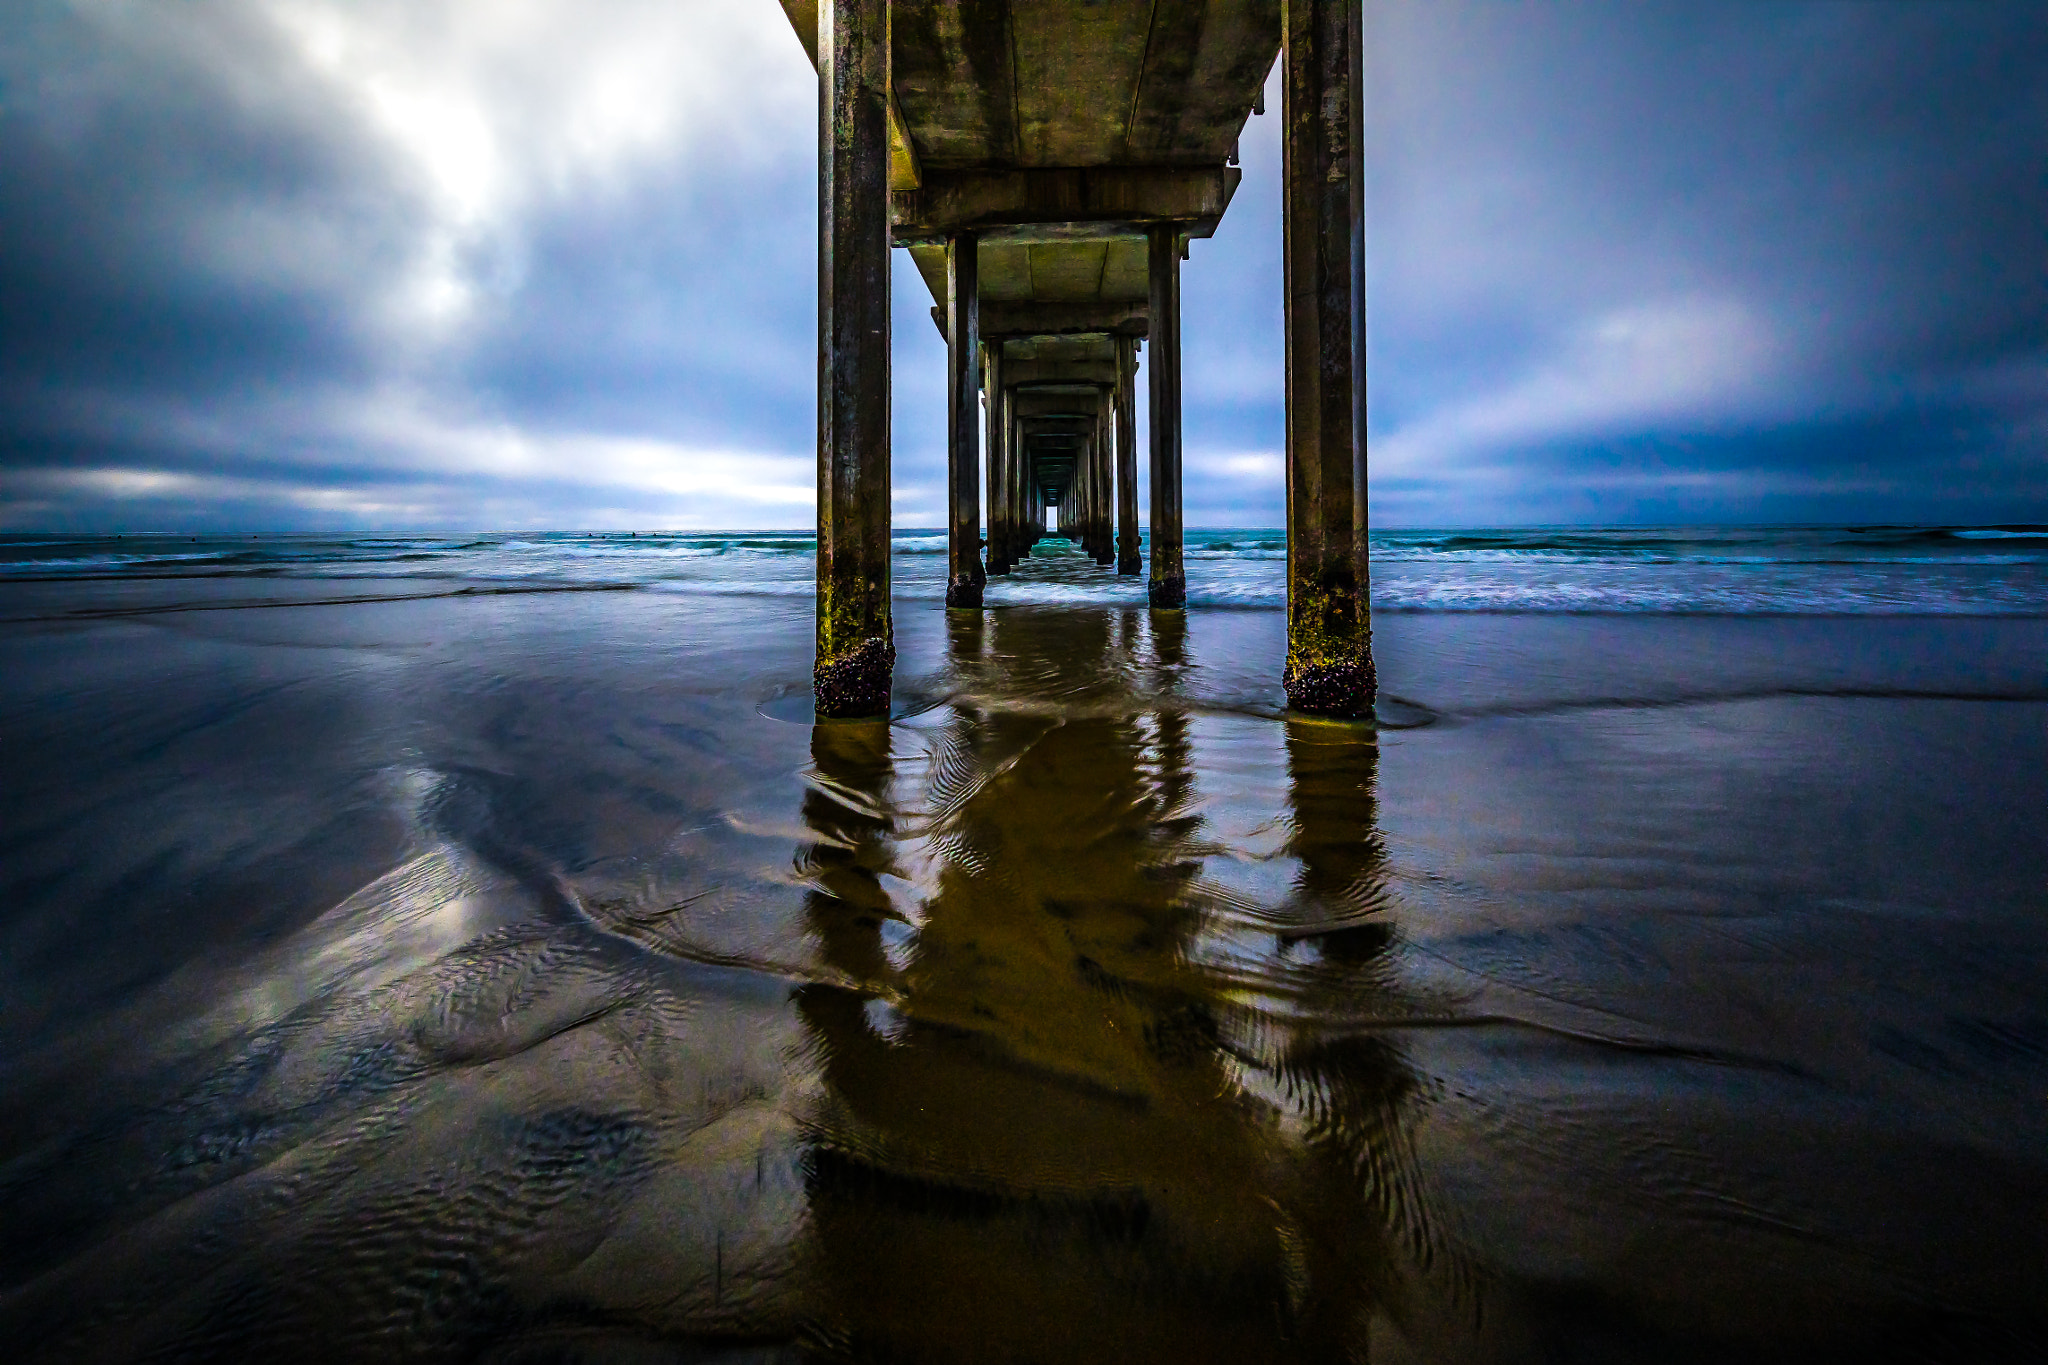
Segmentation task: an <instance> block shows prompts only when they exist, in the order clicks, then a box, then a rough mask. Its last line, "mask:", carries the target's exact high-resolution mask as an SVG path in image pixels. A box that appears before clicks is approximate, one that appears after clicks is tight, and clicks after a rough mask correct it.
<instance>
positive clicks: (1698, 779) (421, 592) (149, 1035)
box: [0, 526, 2048, 1362]
mask: <svg viewBox="0 0 2048 1365" xmlns="http://www.w3.org/2000/svg"><path fill="white" fill-rule="evenodd" d="M944 546H945V541H944V537H943V535H940V534H934V533H931V532H920V531H904V532H901V533H899V534H898V536H897V537H896V555H895V558H894V565H893V572H894V585H895V595H896V607H895V629H896V634H897V648H898V664H897V669H896V688H895V693H894V697H893V703H892V711H891V715H890V717H889V718H888V719H887V720H886V721H875V722H830V723H824V724H819V723H816V722H815V721H814V719H813V717H812V715H811V711H810V704H809V694H808V687H809V679H810V663H811V644H812V602H811V587H810V584H811V577H812V557H811V556H812V545H811V540H810V538H809V537H808V536H805V535H799V534H793V533H784V532H747V531H736V532H723V533H711V532H700V531H690V532H675V533H660V532H657V533H646V532H642V533H638V534H632V533H626V532H620V533H616V534H603V535H599V534H558V533H491V534H462V535H443V536H391V537H362V536H353V537H352V536H315V535H253V536H252V535H247V534H242V535H211V536H207V535H202V536H198V537H193V536H127V537H84V538H65V537H60V536H44V537H34V536H13V537H7V538H4V539H0V1097H4V1099H0V1227H4V1228H5V1229H6V1236H5V1237H4V1238H0V1330H4V1331H5V1332H6V1335H7V1340H9V1341H10V1342H12V1343H14V1344H13V1345H12V1346H11V1347H10V1350H11V1351H12V1353H13V1354H14V1355H15V1356H16V1357H17V1358H20V1359H24V1360H51V1361H59V1360H62V1361H71V1360H214V1359H217V1360H246V1359H252V1358H263V1357H268V1356H284V1355H290V1356H292V1357H294V1358H298V1359H305V1360H325V1359H335V1360H356V1359H371V1358H375V1359H418V1360H487V1361H543V1360H546V1361H568V1360H591V1361H597V1360H625V1361H643V1360H644V1361H652V1360H664V1361H667V1360H682V1361H727V1360H730V1361H796V1360H805V1361H905V1362H922V1361H946V1362H964V1361H1017V1362H1025V1361H1032V1362H1047V1361H1099V1360H1104V1359H1121V1360H1126V1361H1132V1362H1139V1361H1174V1362H1202V1361H1209V1360H1216V1361H1225V1360H1228V1361H1267V1360H1270V1361H1312V1362H1319V1361H1345V1360H1361V1359H1371V1360H1374V1361H1382V1362H1385V1361H1394V1362H1404V1361H1428V1362H1436V1361H1443V1362H1450V1361H1501V1362H1508V1361H1525V1360H1541V1361H1556V1360H1570V1361H1636V1360H1655V1361H1660V1362H1661V1361H1701V1362H1705V1361H1717V1362H1718V1361H1731V1362H1732V1361H1758V1360H1783V1361H1816V1360H1836V1359H1840V1360H1849V1359H1854V1360H1856V1361H1859V1362H1867V1361H1890V1360H1902V1361H1903V1360H1940V1361H1958V1362H1961V1361H2003V1360H2010V1361H2022V1360H2035V1359H2039V1358H2040V1356H2041V1354H2042V1351H2043V1349H2044V1347H2043V1342H2044V1341H2048V1105H2044V1102H2043V1101H2044V1098H2048V994H2044V985H2048V839H2044V837H2043V835H2042V823H2043V822H2042V812H2043V811H2044V810H2048V528H2044V527H2029V526H2006V527H1949V528H1925V527H1774V528H1628V529H1606V530H1588V529H1583V528H1576V529H1575V528H1517V529H1508V530H1455V531H1384V532H1375V534H1374V537H1373V604H1374V613H1375V614H1374V648H1375V657H1376V661H1377V663H1378V667H1379V673H1380V677H1381V686H1382V697H1381V705H1380V708H1379V712H1378V715H1377V719H1376V721H1375V722H1374V723H1372V724H1343V723H1333V722H1326V721H1317V720H1310V719H1304V718H1301V717H1296V716H1291V715H1289V714H1288V713H1287V712H1286V710H1285V697H1284V693H1283V692H1282V690H1281V686H1280V665H1281V661H1282V657H1283V654H1284V644H1285V620H1284V613H1283V611H1282V609H1281V608H1282V606H1283V605H1284V580H1283V569H1284V545H1283V542H1282V539H1281V536H1280V534H1279V533H1278V532H1275V531H1259V530H1210V531H1200V532H1192V533H1190V534H1189V536H1188V538H1187V569H1188V586H1189V601H1190V609H1189V610H1188V611H1187V612H1185V613H1166V614H1161V615H1158V616H1154V615H1153V614H1151V613H1150V612H1148V611H1147V610H1145V608H1144V603H1143V596H1144V585H1143V582H1142V580H1133V579H1118V578H1117V577H1116V576H1115V575H1114V574H1112V573H1109V572H1106V571H1103V570H1100V569H1097V568H1095V567H1094V566H1093V565H1092V564H1091V563H1089V562H1088V561H1086V560H1085V559H1083V558H1082V557H1081V556H1080V555H1079V554H1078V553H1077V552H1075V551H1074V550H1072V549H1071V548H1070V547H1068V546H1067V545H1066V544H1065V543H1064V542H1060V541H1049V542H1043V543H1042V544H1041V546H1040V547H1039V550H1038V551H1037V552H1036V553H1034V555H1033V556H1032V557H1031V558H1030V559H1027V560H1026V561H1024V562H1023V564H1022V565H1020V567H1019V569H1018V570H1017V572H1016V573H1015V574H1013V575H1011V576H1010V577H1008V578H998V579H995V580H992V581H991V584H990V588H989V593H988V598H989V604H990V605H989V608H988V609H987V610H984V611H980V612H971V613H967V612H948V611H946V610H945V609H944V607H943V605H942V598H943V592H944V566H945V556H944Z"/></svg>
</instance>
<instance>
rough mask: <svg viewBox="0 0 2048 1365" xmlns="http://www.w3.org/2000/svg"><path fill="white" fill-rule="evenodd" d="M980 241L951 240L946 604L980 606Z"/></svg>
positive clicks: (967, 236)
mask: <svg viewBox="0 0 2048 1365" xmlns="http://www.w3.org/2000/svg"><path fill="white" fill-rule="evenodd" d="M979 250H980V247H979V243H978V242H977V241H976V239H975V235H974V234H973V233H971V232H963V233H960V234H958V235H957V236H954V237H952V238H950V239H948V240H947V242H946V503H947V507H948V509H949V515H948V517H947V525H946V554H947V561H946V562H947V575H946V605H947V606H949V607H968V608H978V607H980V606H981V591H982V587H983V585H984V584H986V583H987V581H988V575H987V573H986V571H985V570H983V568H982V566H981V493H980V490H979V489H978V488H977V487H976V486H975V485H976V483H977V481H978V480H979V479H980V477H981V449H980V447H981V441H980V431H979V425H978V420H977V419H979V417H980V416H981V414H980V411H979V409H978V405H977V403H976V397H977V389H978V388H979V383H978V381H979V379H980V376H979V375H978V374H977V373H976V370H977V368H978V367H979V365H980V363H981V327H980V317H979V315H980V312H981V308H980V303H981V284H980V278H981V277H980V273H979V270H978V257H979Z"/></svg>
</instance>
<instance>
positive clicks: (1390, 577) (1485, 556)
mask: <svg viewBox="0 0 2048 1365" xmlns="http://www.w3.org/2000/svg"><path fill="white" fill-rule="evenodd" d="M1063 545H1064V542H1060V541H1054V542H1049V543H1048V545H1047V548H1046V550H1045V551H1044V552H1042V553H1041V555H1040V557H1039V560H1038V562H1037V563H1036V564H1035V565H1034V569H1035V572H1032V573H1029V574H1021V575H1016V576H1012V577H1008V578H997V579H995V580H993V581H992V582H991V583H990V585H989V599H988V600H989V603H990V605H996V606H1026V605H1036V606H1072V605H1080V604H1100V605H1138V606H1142V605H1144V603H1145V585H1144V583H1143V582H1142V581H1141V580H1133V579H1129V578H1125V579H1122V580H1119V579H1117V578H1115V577H1114V576H1109V577H1106V578H1105V577H1103V576H1101V575H1099V574H1098V573H1097V572H1096V571H1095V569H1094V568H1093V566H1092V565H1091V564H1090V563H1089V562H1088V561H1087V560H1085V559H1081V558H1078V557H1075V556H1062V555H1059V554H1057V553H1055V551H1056V550H1058V549H1059V548H1062V547H1063ZM814 548H815V541H814V540H813V538H812V537H811V536H810V535H809V534H808V533H799V532H788V531H742V532H715V533H702V532H689V533H683V532H677V533H663V532H654V533H630V534H629V533H611V534H560V533H555V534H547V533H524V534H520V533H514V534H496V535H457V536H420V537H397V538H384V537H354V536H310V535H309V536H288V535H270V536H133V537H123V538H119V539H115V538H110V537H93V538H88V539H78V540H65V539H58V538H39V537H27V536H13V537H0V582H5V581H24V580H58V579H69V578H102V579H120V578H149V579H158V578H214V577H220V578H251V579H280V578H281V579H311V580H337V581H346V582H348V583H349V584H350V585H351V586H352V587H353V588H355V590H357V591H365V590H370V585H376V589H377V590H389V589H388V588H387V586H386V585H393V584H421V583H427V584H432V583H439V582H459V583H463V584H475V585H478V586H479V587H511V586H536V587H537V586H556V585H559V586H565V587H567V586H575V587H599V586H614V585H616V586H633V587H642V588H649V589H653V590H656V591H663V592H699V593H720V592H723V593H739V594H761V595H773V594H777V593H783V594H792V595H797V596H808V595H809V594H810V592H811V580H812V577H813V573H812V568H811V563H812V558H811V557H812V552H813V549H814ZM895 551H896V554H895V591H896V595H897V596H899V597H902V598H905V599H908V600H912V601H934V600H936V601H943V600H944V598H945V595H946V568H945V553H946V537H945V533H944V532H943V531H938V532H933V531H917V530H910V531H899V532H897V534H896V537H895ZM1185 554H1186V559H1187V563H1188V566H1189V570H1188V592H1189V602H1190V604H1191V605H1194V606H1210V607H1277V606H1284V605H1286V592H1287V590H1286V578H1285V568H1286V557H1287V542H1286V539H1285V537H1284V535H1283V533H1282V532H1280V531H1278V530H1224V531H1203V530H1196V531H1191V532H1189V533H1188V534H1187V536H1186V545H1185ZM1372 557H1373V607H1374V609H1375V610H1376V611H1518V612H1557V611H1568V612H1709V613H1720V614H1736V615H1754V614H1759V613H1791V614H1799V615H1836V614H1855V615H1865V614H1870V615H1900V614H1913V615H1920V614H1931V615H1962V616H1987V615H1988V616H1996V615H2019V616H2034V615H2040V614H2042V613H2044V612H2048V526H1999V527H1903V526H1855V527H1839V526H1821V527H1813V526H1799V527H1761V528H1750V527H1743V528H1732V529H1731V528H1713V527H1665V528H1657V527H1651V528H1630V529H1625V530H1597V529H1596V530H1588V529H1583V528H1564V527H1536V528H1527V529H1512V530H1461V531H1378V532H1375V533H1374V534H1373V537H1372Z"/></svg>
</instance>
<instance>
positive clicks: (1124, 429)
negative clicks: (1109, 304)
mask: <svg viewBox="0 0 2048 1365" xmlns="http://www.w3.org/2000/svg"><path fill="white" fill-rule="evenodd" d="M1137 372H1138V341H1137V338H1135V337H1118V338H1117V339H1116V387H1115V389H1114V390H1113V394H1114V396H1113V398H1112V399H1111V403H1112V406H1113V407H1114V409H1115V425H1116V512H1117V534H1116V571H1117V574H1118V575H1119V576H1122V575H1126V574H1131V575H1135V574H1139V573H1143V572H1144V570H1145V563H1144V560H1143V559H1141V558H1140V557H1139V546H1140V543H1141V542H1140V540H1139V537H1138V449H1137V447H1138V421H1137V415H1136V413H1135V412H1133V411H1132V400H1133V397H1134V395H1133V394H1132V389H1133V388H1134V387H1135V386H1136V384H1137Z"/></svg>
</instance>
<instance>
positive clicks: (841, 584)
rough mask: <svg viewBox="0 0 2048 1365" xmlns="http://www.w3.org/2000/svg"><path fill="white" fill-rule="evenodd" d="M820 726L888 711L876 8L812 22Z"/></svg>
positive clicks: (892, 657) (834, 0) (835, 0)
mask: <svg viewBox="0 0 2048 1365" xmlns="http://www.w3.org/2000/svg"><path fill="white" fill-rule="evenodd" d="M817 43H818V51H817V59H818V63H817V64H818V79H819V114H820V123H821V127H820V129H819V157H818V179H819V184H818V216H819V224H818V285H819V289H818V295H819V297H818V654H817V661H816V663H815V664H814V666H813V670H812V682H813V684H814V686H815V689H816V697H817V710H818V714H819V715H821V716H872V715H880V714H883V713H885V712H886V711H887V710H888V709H889V683H890V674H891V671H892V670H893V669H894V667H895V663H896V645H895V639H894V635H893V632H892V630H891V626H890V620H889V0H823V3H822V4H821V5H820V6H819V11H818V25H817Z"/></svg>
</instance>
